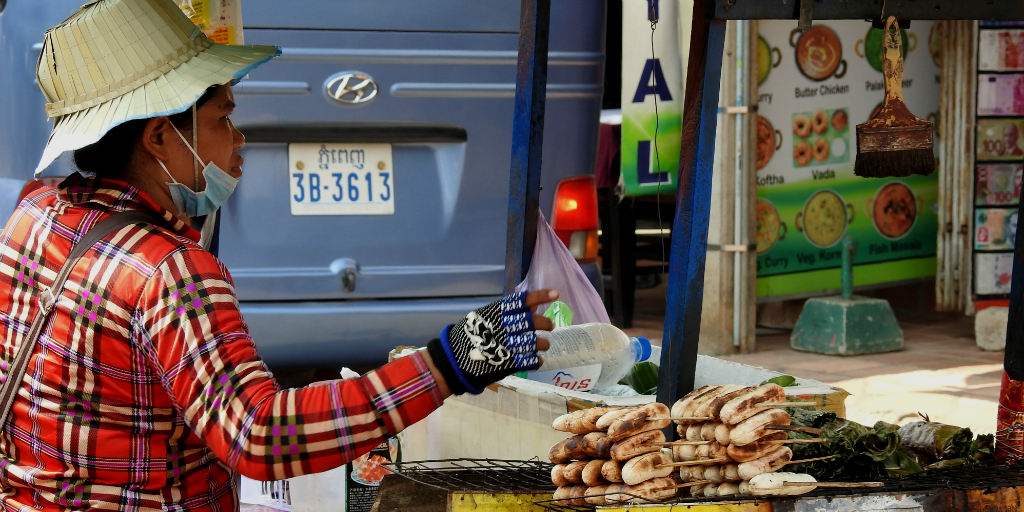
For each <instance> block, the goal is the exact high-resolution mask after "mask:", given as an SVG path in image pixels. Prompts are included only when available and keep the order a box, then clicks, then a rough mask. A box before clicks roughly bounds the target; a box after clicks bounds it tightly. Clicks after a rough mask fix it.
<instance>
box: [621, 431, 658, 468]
mask: <svg viewBox="0 0 1024 512" xmlns="http://www.w3.org/2000/svg"><path fill="white" fill-rule="evenodd" d="M664 442H665V434H664V433H662V431H660V430H648V431H646V432H641V433H639V434H636V435H633V436H630V437H627V438H625V439H623V440H621V441H619V442H617V443H615V444H613V445H612V449H611V456H612V458H613V459H615V460H621V461H625V460H629V459H632V458H633V457H636V456H637V455H643V454H645V453H650V452H656V451H659V450H661V447H660V446H656V445H655V444H654V443H664Z"/></svg>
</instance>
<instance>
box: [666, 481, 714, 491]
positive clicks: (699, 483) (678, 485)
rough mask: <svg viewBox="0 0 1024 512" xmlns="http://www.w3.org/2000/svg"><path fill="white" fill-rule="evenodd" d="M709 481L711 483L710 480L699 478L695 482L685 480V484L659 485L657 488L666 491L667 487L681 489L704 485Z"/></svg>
mask: <svg viewBox="0 0 1024 512" xmlns="http://www.w3.org/2000/svg"><path fill="white" fill-rule="evenodd" d="M710 483H711V480H699V481H697V482H686V483H685V484H675V485H670V486H668V487H659V488H658V489H657V490H659V491H667V490H669V489H682V488H684V487H693V486H695V485H704V484H710Z"/></svg>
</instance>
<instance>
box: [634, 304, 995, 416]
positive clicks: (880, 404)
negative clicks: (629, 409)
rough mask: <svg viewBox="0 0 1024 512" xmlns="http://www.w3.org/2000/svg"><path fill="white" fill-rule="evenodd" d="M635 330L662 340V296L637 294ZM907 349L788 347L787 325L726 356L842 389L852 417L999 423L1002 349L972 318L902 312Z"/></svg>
mask: <svg viewBox="0 0 1024 512" xmlns="http://www.w3.org/2000/svg"><path fill="white" fill-rule="evenodd" d="M637 311H638V313H637V316H636V320H635V322H634V328H633V329H629V330H628V332H630V334H631V335H633V336H637V335H644V336H647V337H648V338H650V339H651V340H652V341H653V342H655V343H659V342H660V339H661V337H662V322H663V318H662V317H661V316H660V314H661V313H663V311H664V300H663V299H662V298H660V297H658V296H657V293H653V294H651V293H647V294H639V295H638V303H637ZM898 316H899V321H900V326H901V328H902V329H903V336H904V340H905V349H904V350H902V351H900V352H893V353H887V354H875V355H864V356H856V357H837V356H823V355H818V354H809V353H804V352H797V351H794V350H792V349H790V348H789V333H786V332H779V331H765V332H764V333H763V334H760V333H759V335H758V338H757V352H755V353H753V354H737V355H728V356H724V357H723V358H724V359H728V360H731V361H736V362H740V363H744V364H749V365H753V366H761V367H764V368H768V369H771V370H776V371H779V372H783V373H787V374H791V375H795V376H799V377H804V378H810V379H816V380H819V381H822V382H825V383H828V384H831V385H833V386H836V387H839V388H842V389H845V390H846V391H848V392H850V393H851V394H852V395H851V396H849V397H847V399H846V405H847V417H849V418H850V419H852V420H855V421H858V422H861V423H866V424H868V425H871V424H873V423H874V422H875V421H878V420H885V421H890V422H901V420H902V421H909V420H910V418H912V417H916V414H917V413H918V412H920V413H923V414H927V415H928V416H929V417H930V418H931V419H932V420H933V421H940V422H943V423H950V424H954V425H959V426H968V427H971V428H972V429H973V430H974V431H975V432H992V431H993V430H994V428H995V417H996V402H997V400H998V395H999V383H1000V379H1001V377H1002V365H1003V353H1002V352H986V351H983V350H980V349H979V348H977V346H976V345H975V343H974V331H973V329H974V327H973V326H974V323H973V319H971V318H952V317H943V316H939V315H929V316H921V315H914V316H903V315H898Z"/></svg>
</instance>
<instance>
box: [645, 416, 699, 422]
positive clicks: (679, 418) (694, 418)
mask: <svg viewBox="0 0 1024 512" xmlns="http://www.w3.org/2000/svg"><path fill="white" fill-rule="evenodd" d="M711 420H712V418H711V417H710V416H667V417H664V418H647V421H711Z"/></svg>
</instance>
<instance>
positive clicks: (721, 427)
mask: <svg viewBox="0 0 1024 512" xmlns="http://www.w3.org/2000/svg"><path fill="white" fill-rule="evenodd" d="M715 441H718V444H720V445H722V446H729V445H730V444H732V427H730V426H729V425H727V424H725V423H719V424H718V426H717V427H715Z"/></svg>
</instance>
